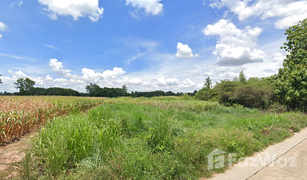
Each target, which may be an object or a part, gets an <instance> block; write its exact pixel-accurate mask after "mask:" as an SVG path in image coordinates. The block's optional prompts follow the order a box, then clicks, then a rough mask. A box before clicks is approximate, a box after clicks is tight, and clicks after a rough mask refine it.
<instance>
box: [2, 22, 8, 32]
mask: <svg viewBox="0 0 307 180" xmlns="http://www.w3.org/2000/svg"><path fill="white" fill-rule="evenodd" d="M6 29H7V25H5V24H4V23H3V22H1V21H0V31H5V30H6Z"/></svg>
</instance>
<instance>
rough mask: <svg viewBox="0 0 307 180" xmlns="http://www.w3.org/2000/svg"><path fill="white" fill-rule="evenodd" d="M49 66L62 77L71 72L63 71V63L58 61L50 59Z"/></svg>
mask: <svg viewBox="0 0 307 180" xmlns="http://www.w3.org/2000/svg"><path fill="white" fill-rule="evenodd" d="M49 66H50V67H51V68H52V70H53V71H55V72H57V73H58V75H60V76H64V75H65V74H67V73H69V72H70V70H67V69H63V64H62V62H60V61H58V60H57V59H50V61H49Z"/></svg>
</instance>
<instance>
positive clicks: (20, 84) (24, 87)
mask: <svg viewBox="0 0 307 180" xmlns="http://www.w3.org/2000/svg"><path fill="white" fill-rule="evenodd" d="M14 84H15V87H16V88H17V89H19V94H20V95H25V94H26V92H27V91H30V90H31V89H32V88H33V86H34V85H35V82H34V81H32V80H31V79H29V78H25V79H23V78H18V79H17V82H15V83H14Z"/></svg>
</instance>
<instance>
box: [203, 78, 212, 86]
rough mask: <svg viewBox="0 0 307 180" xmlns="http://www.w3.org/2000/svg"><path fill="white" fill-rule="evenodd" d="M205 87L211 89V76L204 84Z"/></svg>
mask: <svg viewBox="0 0 307 180" xmlns="http://www.w3.org/2000/svg"><path fill="white" fill-rule="evenodd" d="M204 86H205V88H207V89H211V87H212V79H210V77H207V78H206V81H205V84H204Z"/></svg>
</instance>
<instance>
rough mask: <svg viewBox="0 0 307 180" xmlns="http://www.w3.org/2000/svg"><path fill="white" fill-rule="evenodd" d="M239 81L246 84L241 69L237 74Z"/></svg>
mask: <svg viewBox="0 0 307 180" xmlns="http://www.w3.org/2000/svg"><path fill="white" fill-rule="evenodd" d="M239 81H240V82H241V83H243V84H246V78H245V74H244V70H241V72H240V74H239Z"/></svg>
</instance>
